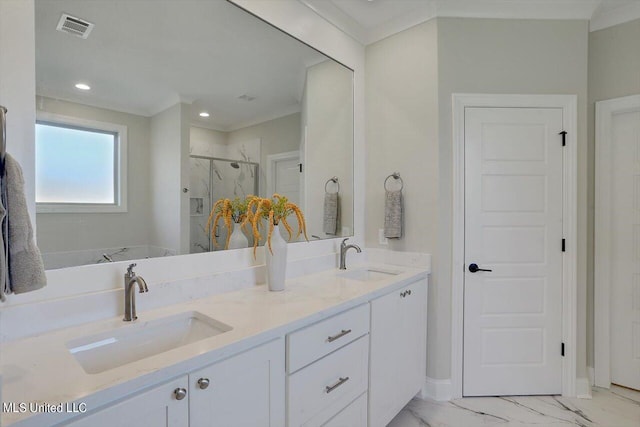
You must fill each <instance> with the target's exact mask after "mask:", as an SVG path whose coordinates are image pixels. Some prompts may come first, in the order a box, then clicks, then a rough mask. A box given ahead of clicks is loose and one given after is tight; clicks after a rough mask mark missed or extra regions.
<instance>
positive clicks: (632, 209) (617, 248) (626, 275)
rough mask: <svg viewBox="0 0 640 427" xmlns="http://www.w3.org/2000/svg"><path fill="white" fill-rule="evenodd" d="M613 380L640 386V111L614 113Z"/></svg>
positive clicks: (612, 234)
mask: <svg viewBox="0 0 640 427" xmlns="http://www.w3.org/2000/svg"><path fill="white" fill-rule="evenodd" d="M611 144H612V154H613V156H612V160H613V168H612V174H611V177H612V188H611V190H612V192H611V202H612V206H611V231H612V233H611V279H612V280H611V308H612V309H611V382H613V383H615V384H619V385H623V386H625V387H630V388H634V389H637V390H640V262H639V261H640V111H633V112H626V113H619V114H615V115H614V116H613V118H612V140H611Z"/></svg>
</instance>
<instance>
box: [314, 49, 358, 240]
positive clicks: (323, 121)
mask: <svg viewBox="0 0 640 427" xmlns="http://www.w3.org/2000/svg"><path fill="white" fill-rule="evenodd" d="M306 77H307V78H306V82H305V96H304V101H305V102H304V107H303V108H304V110H305V114H304V117H305V123H304V124H303V129H305V128H306V141H305V147H304V153H305V154H304V157H305V161H304V164H305V175H304V197H305V201H306V202H305V207H306V211H305V215H306V218H307V229H308V231H309V235H311V234H315V235H317V236H321V237H323V238H324V237H328V236H327V235H326V234H325V233H324V231H323V217H324V211H323V200H324V195H325V184H326V182H327V180H328V179H330V178H332V177H334V176H336V177H338V182H339V184H340V194H339V201H340V208H339V209H340V219H339V223H338V226H339V228H338V231H337V233H338V236H342V230H343V229H344V230H345V231H346V235H347V236H350V235H351V230H353V185H352V182H353V149H352V141H353V121H352V118H353V113H352V112H353V95H352V93H353V90H352V78H351V77H352V73H351V70H349V69H347V68H345V67H343V66H341V65H340V64H337V63H335V62H334V61H324V62H321V63H319V64H316V65H313V66H311V67H309V68H307V76H306ZM327 188H329V187H327ZM330 191H334V190H333V186H331V190H330Z"/></svg>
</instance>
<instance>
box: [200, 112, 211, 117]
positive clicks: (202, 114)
mask: <svg viewBox="0 0 640 427" xmlns="http://www.w3.org/2000/svg"><path fill="white" fill-rule="evenodd" d="M200 117H209V113H207V112H206V111H203V112H202V113H200Z"/></svg>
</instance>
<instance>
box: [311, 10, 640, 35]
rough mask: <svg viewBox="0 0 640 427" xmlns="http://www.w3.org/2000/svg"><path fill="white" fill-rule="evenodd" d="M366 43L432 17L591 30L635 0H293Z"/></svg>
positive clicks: (624, 13)
mask: <svg viewBox="0 0 640 427" xmlns="http://www.w3.org/2000/svg"><path fill="white" fill-rule="evenodd" d="M299 1H300V2H301V3H303V4H305V5H307V6H308V7H310V8H311V9H313V10H314V11H315V12H316V13H318V14H319V15H321V16H322V17H324V18H325V19H327V20H328V21H329V22H331V23H332V24H334V25H335V26H337V27H338V28H340V29H341V30H343V31H344V32H346V33H347V34H349V35H350V36H352V37H353V38H354V39H356V40H357V41H359V42H360V43H362V44H364V45H367V44H370V43H374V42H376V41H378V40H381V39H383V38H385V37H388V36H390V35H392V34H395V33H397V32H399V31H402V30H405V29H407V28H409V27H412V26H414V25H416V24H419V23H421V22H425V21H427V20H429V19H432V18H435V17H468V18H505V19H507V18H511V19H581V20H589V21H591V30H592V31H593V30H598V29H601V28H606V27H608V26H611V25H616V24H619V23H622V22H626V21H630V20H632V19H637V18H640V0H372V1H371V0H299Z"/></svg>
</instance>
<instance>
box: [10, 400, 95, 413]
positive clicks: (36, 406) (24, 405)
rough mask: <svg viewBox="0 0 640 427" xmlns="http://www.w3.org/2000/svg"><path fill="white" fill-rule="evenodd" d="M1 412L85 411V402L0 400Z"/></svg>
mask: <svg viewBox="0 0 640 427" xmlns="http://www.w3.org/2000/svg"><path fill="white" fill-rule="evenodd" d="M2 412H5V413H17V414H24V413H30V414H38V413H55V412H59V413H62V412H64V413H74V414H84V413H85V412H87V404H86V403H84V402H79V403H78V402H65V403H55V404H54V403H42V402H2Z"/></svg>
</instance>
